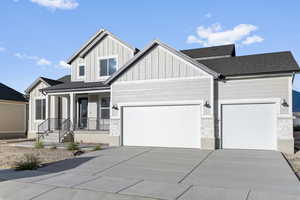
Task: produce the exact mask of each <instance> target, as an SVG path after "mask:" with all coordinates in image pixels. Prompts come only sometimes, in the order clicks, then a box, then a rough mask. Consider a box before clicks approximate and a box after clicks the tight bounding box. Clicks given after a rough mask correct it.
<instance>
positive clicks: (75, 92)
mask: <svg viewBox="0 0 300 200" xmlns="http://www.w3.org/2000/svg"><path fill="white" fill-rule="evenodd" d="M105 92H110V90H91V91H72V92H49V93H47V94H48V95H49V96H59V95H64V96H66V95H70V94H91V93H93V94H94V93H105Z"/></svg>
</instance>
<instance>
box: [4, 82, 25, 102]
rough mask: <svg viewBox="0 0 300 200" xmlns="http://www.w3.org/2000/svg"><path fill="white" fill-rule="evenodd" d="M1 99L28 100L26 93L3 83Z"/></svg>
mask: <svg viewBox="0 0 300 200" xmlns="http://www.w3.org/2000/svg"><path fill="white" fill-rule="evenodd" d="M0 100H9V101H22V102H27V100H26V99H25V97H24V95H23V94H22V93H20V92H18V91H16V90H14V89H12V88H10V87H8V86H6V85H4V84H3V83H0Z"/></svg>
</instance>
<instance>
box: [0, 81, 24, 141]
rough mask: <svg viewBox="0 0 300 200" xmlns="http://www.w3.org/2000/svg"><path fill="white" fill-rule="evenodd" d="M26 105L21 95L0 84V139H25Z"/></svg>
mask: <svg viewBox="0 0 300 200" xmlns="http://www.w3.org/2000/svg"><path fill="white" fill-rule="evenodd" d="M27 104H28V101H27V100H26V99H25V97H24V95H23V94H21V93H20V92H18V91H16V90H14V89H12V88H10V87H8V86H6V85H4V84H2V83H0V139H11V138H20V137H26V132H27V119H26V117H27Z"/></svg>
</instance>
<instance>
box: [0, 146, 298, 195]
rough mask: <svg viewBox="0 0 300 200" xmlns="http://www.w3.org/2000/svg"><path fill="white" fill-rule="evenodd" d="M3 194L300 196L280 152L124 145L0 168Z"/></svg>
mask: <svg viewBox="0 0 300 200" xmlns="http://www.w3.org/2000/svg"><path fill="white" fill-rule="evenodd" d="M0 180H1V182H0V199H5V200H10V199H22V200H29V199H34V200H39V199H43V200H48V199H49V200H52V199H56V200H60V199H68V200H82V199H84V200H99V199H101V200H102V199H103V200H117V199H118V200H123V199H124V200H127V199H135V200H142V199H145V200H146V199H180V200H198V199H201V200H220V199H222V200H227V199H228V200H265V199H272V200H277V199H284V200H296V199H300V183H299V181H298V179H297V177H296V176H295V175H294V173H293V172H292V170H291V169H290V167H289V165H288V164H287V162H286V161H285V159H284V158H283V156H282V155H281V154H280V153H279V152H274V151H255V150H252V151H251V150H218V151H205V150H197V149H175V148H147V147H120V148H112V149H107V150H102V151H97V152H92V153H88V154H85V155H83V156H80V157H77V158H74V159H70V160H65V161H61V162H57V163H54V164H51V165H49V166H45V167H43V168H40V169H39V170H37V171H21V172H16V171H13V170H1V171H0Z"/></svg>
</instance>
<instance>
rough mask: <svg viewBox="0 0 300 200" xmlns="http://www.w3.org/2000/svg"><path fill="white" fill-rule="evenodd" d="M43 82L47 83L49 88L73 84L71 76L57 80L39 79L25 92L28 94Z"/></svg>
mask: <svg viewBox="0 0 300 200" xmlns="http://www.w3.org/2000/svg"><path fill="white" fill-rule="evenodd" d="M41 81H42V82H44V83H46V84H47V85H48V86H53V85H58V84H62V83H68V82H71V75H65V76H63V77H61V78H59V79H57V80H54V79H50V78H46V77H39V78H37V79H36V80H35V81H34V82H33V83H32V84H31V85H30V86H29V87H28V88H27V89H26V90H25V92H26V93H27V94H28V93H29V92H30V91H31V90H32V89H33V88H34V87H35V86H36V85H37V84H38V83H39V82H41Z"/></svg>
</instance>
